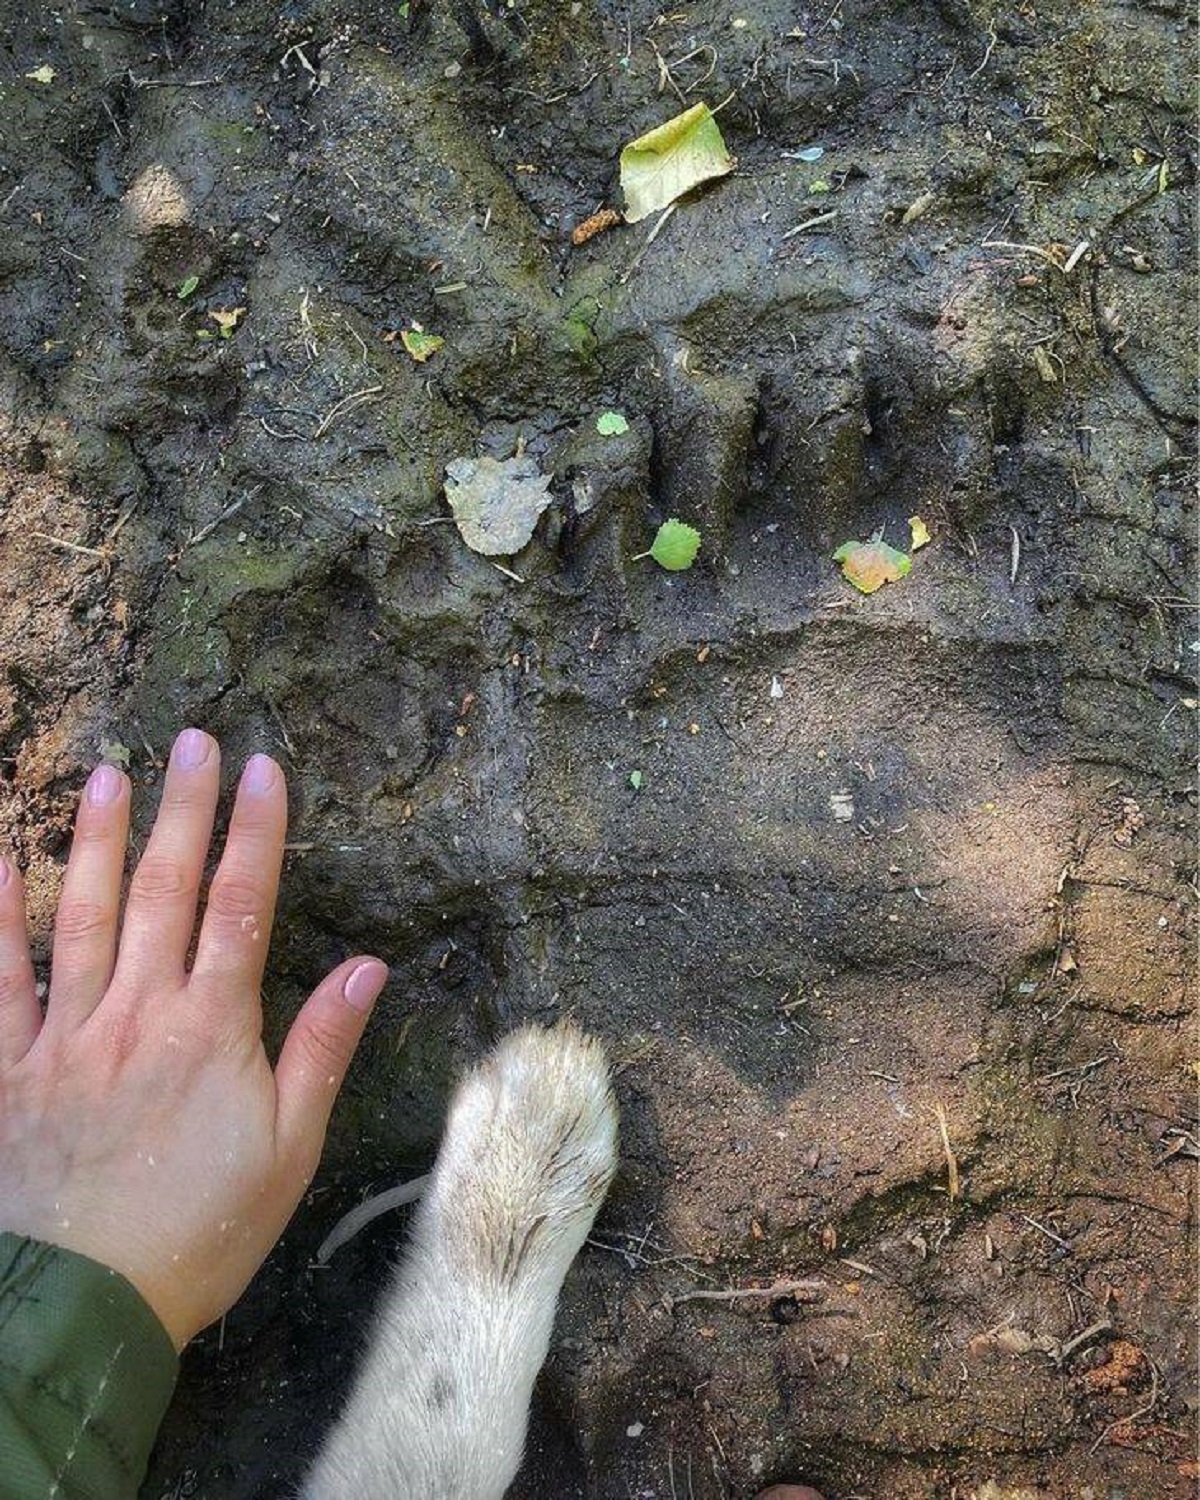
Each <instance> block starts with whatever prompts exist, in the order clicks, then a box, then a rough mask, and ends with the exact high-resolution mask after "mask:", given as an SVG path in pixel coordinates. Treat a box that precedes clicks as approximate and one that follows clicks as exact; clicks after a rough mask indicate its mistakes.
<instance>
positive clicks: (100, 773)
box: [87, 766, 123, 807]
mask: <svg viewBox="0 0 1200 1500" xmlns="http://www.w3.org/2000/svg"><path fill="white" fill-rule="evenodd" d="M122 785H123V778H122V776H121V773H120V771H118V770H117V768H116V766H97V767H96V769H95V770H94V771H93V772H92V774H91V775H90V776H89V777H88V784H87V799H88V803H89V805H90V806H92V807H108V806H109V804H110V803H112V802H115V801H116V800H117V798H118V797H119V796H120V795H121V787H122Z"/></svg>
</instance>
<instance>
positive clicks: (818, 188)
mask: <svg viewBox="0 0 1200 1500" xmlns="http://www.w3.org/2000/svg"><path fill="white" fill-rule="evenodd" d="M808 190H809V192H810V193H817V194H821V193H828V192H830V191H831V189H830V186H829V184H828V183H827V182H826V181H825V179H824V178H823V177H818V178H817V180H816V181H815V182H810V183H809V185H808Z"/></svg>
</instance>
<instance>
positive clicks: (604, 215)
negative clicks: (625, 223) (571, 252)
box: [571, 208, 621, 245]
mask: <svg viewBox="0 0 1200 1500" xmlns="http://www.w3.org/2000/svg"><path fill="white" fill-rule="evenodd" d="M620 222H621V215H620V214H619V213H618V212H617V211H616V209H615V208H602V209H599V210H598V211H597V212H596V213H594V214H589V215H588V217H587V218H586V219H584V220H583V221H582V222H581V223H579V224H576V226H575V228H574V229H572V231H571V243H572V245H586V244H587V242H588V240H591V239H595V237H596V236H597V235H598V234H603V233H604V231H605V230H606V229H613V228H615V227H616V226H617V225H618V224H619V223H620Z"/></svg>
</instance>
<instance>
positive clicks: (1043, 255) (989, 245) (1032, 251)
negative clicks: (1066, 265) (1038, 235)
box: [981, 240, 1062, 271]
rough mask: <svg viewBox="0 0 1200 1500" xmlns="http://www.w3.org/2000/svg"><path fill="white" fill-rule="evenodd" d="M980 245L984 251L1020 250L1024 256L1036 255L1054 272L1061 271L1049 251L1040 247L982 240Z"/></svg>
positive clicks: (1014, 242)
mask: <svg viewBox="0 0 1200 1500" xmlns="http://www.w3.org/2000/svg"><path fill="white" fill-rule="evenodd" d="M981 243H982V245H983V248H984V249H985V250H1020V251H1021V252H1022V253H1023V254H1024V255H1036V256H1037V257H1038V258H1039V259H1040V260H1044V261H1045V262H1046V264H1047V265H1050V266H1053V267H1054V269H1055V270H1056V271H1061V270H1062V266H1060V265H1059V263H1058V261H1057V260H1055V258H1054V256H1053V255H1051V254H1050V252H1049V250H1043V249H1042V247H1041V246H1040V245H1024V244H1021V243H1020V242H1019V241H1017V240H983V241H982V242H981Z"/></svg>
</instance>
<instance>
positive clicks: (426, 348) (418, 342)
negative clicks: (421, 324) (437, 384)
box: [400, 328, 446, 365]
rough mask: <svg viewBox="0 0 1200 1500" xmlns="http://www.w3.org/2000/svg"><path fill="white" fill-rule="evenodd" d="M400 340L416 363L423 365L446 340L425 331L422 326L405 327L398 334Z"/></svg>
mask: <svg viewBox="0 0 1200 1500" xmlns="http://www.w3.org/2000/svg"><path fill="white" fill-rule="evenodd" d="M400 342H401V343H402V344H403V345H404V347H405V349H407V350H408V352H409V354H410V355H411V356H412V357H413V359H415V360H416V362H417V364H419V365H423V364H424V363H425V361H426V360H427V359H428V358H429V356H430V355H431V354H436V353H437V352H438V350H439V349H441V348H442V347H443V346H444V345H445V342H446V340H445V339H443V338H439V337H438V335H437V334H436V333H426V332H425V330H424V329H423V328H406V329H405V330H404V331H403V333H401V335H400Z"/></svg>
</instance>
